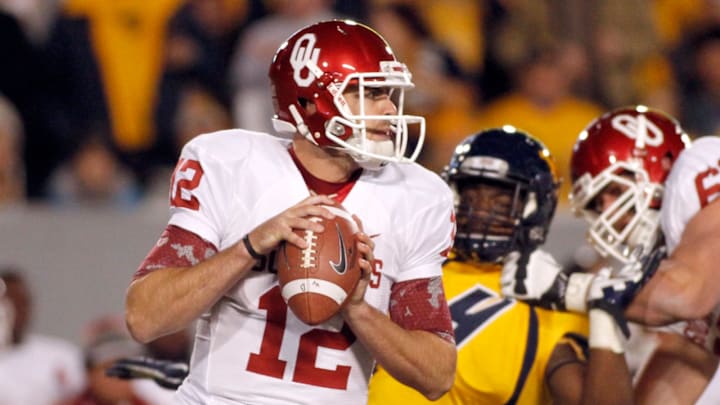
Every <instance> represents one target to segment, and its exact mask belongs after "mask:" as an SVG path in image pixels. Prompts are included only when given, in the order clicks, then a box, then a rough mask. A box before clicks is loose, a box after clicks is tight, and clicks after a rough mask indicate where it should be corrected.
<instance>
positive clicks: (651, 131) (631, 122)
mask: <svg viewBox="0 0 720 405" xmlns="http://www.w3.org/2000/svg"><path fill="white" fill-rule="evenodd" d="M642 121H644V122H642ZM612 127H613V129H615V130H616V131H618V132H621V133H622V134H623V135H625V136H627V137H628V138H630V139H634V140H635V141H638V137H642V138H643V139H641V140H640V141H642V143H644V144H645V145H650V146H655V147H657V146H660V145H662V144H663V142H664V141H665V139H664V136H663V132H662V131H661V130H660V128H658V126H657V125H655V123H654V122H652V121H651V120H649V119H648V118H647V117H646V116H645V115H638V116H632V115H629V114H620V115H616V116H615V117H613V119H612Z"/></svg>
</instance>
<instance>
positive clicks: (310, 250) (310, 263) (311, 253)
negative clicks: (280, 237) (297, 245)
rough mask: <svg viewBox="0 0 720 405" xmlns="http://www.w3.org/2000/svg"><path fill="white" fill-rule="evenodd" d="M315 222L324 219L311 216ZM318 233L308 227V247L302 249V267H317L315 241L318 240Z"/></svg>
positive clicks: (306, 233) (306, 237) (306, 239)
mask: <svg viewBox="0 0 720 405" xmlns="http://www.w3.org/2000/svg"><path fill="white" fill-rule="evenodd" d="M310 220H311V221H313V222H320V221H322V219H321V218H318V217H314V218H310ZM317 238H318V237H317V235H316V234H315V232H313V231H311V230H309V229H307V230H306V231H305V238H304V239H305V243H307V244H308V247H306V248H305V249H303V251H302V264H301V265H300V267H301V268H304V269H305V268H312V267H315V256H316V255H315V252H316V250H317V243H316V242H315V241H316V240H317Z"/></svg>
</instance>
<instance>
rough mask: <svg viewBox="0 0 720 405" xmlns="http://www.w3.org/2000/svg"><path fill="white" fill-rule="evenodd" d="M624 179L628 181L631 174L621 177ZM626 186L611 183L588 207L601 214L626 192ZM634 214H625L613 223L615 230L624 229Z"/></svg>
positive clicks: (630, 212)
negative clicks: (626, 178)
mask: <svg viewBox="0 0 720 405" xmlns="http://www.w3.org/2000/svg"><path fill="white" fill-rule="evenodd" d="M623 176H624V177H628V178H629V179H632V175H631V174H626V175H623ZM627 189H628V186H627V185H625V184H621V183H615V182H612V183H610V184H608V185H607V186H605V188H604V189H603V190H602V191H601V192H600V193H598V195H597V196H596V197H595V198H594V199H593V200H592V201H591V202H590V207H591V208H592V209H593V210H594V211H595V212H597V213H598V215H599V214H602V213H603V212H605V211H606V210H608V209H609V208H610V206H612V204H613V203H614V202H615V201H617V199H618V198H619V197H620V196H621V195H623V193H625V191H627ZM634 214H635V213H634V212H632V211H629V212H626V213H625V214H624V215H623V216H622V217H621V218H620V220H618V221H615V222H614V225H613V226H614V227H615V229H616V230H618V231H621V230H622V229H624V228H625V226H626V225H627V224H628V223H629V222H630V220H631V219H632V217H633V215H634Z"/></svg>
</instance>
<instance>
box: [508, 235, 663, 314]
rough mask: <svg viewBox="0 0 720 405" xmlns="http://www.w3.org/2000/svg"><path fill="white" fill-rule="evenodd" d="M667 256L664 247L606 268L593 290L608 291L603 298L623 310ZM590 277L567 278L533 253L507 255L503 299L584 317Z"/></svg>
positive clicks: (592, 278)
mask: <svg viewBox="0 0 720 405" xmlns="http://www.w3.org/2000/svg"><path fill="white" fill-rule="evenodd" d="M665 256H666V249H665V247H664V246H663V247H659V248H657V249H655V250H653V251H651V252H650V253H649V254H647V255H646V256H643V257H640V258H638V259H637V260H635V261H632V262H630V263H628V264H626V265H625V266H623V267H622V268H620V269H619V270H618V271H616V272H615V273H612V271H611V270H610V269H609V268H608V270H607V271H606V273H608V274H607V275H604V276H603V277H601V278H600V279H598V280H596V281H597V283H596V287H595V288H601V286H602V287H611V288H613V289H614V290H613V291H614V293H612V294H611V291H610V290H608V294H609V295H608V297H607V298H606V299H607V300H608V301H610V302H611V303H612V304H613V305H617V306H618V307H619V308H621V309H624V308H625V307H626V306H627V305H628V304H629V303H630V301H632V299H633V298H634V297H635V295H636V294H637V292H638V291H639V290H640V288H641V287H642V286H643V285H645V283H646V282H647V280H649V279H650V278H651V277H652V275H653V274H655V271H656V270H657V268H658V266H659V264H660V262H661V261H662V259H663V258H664V257H665ZM595 278H596V275H595V274H592V273H583V272H576V273H571V274H567V273H565V272H564V271H563V269H562V267H560V265H559V264H558V263H557V262H556V261H555V259H553V257H552V256H551V255H550V254H548V253H546V252H544V251H542V250H536V251H534V252H532V253H531V254H530V255H521V254H520V253H519V252H512V253H510V254H509V255H508V256H507V257H506V259H505V264H504V266H503V271H502V277H501V284H502V293H503V294H504V295H505V296H508V297H513V298H516V299H519V300H521V301H525V302H527V303H529V304H532V305H538V306H540V307H543V308H548V309H554V310H567V311H572V312H578V313H586V312H587V310H588V305H587V302H588V300H589V299H591V297H589V295H588V292H589V290H590V288H591V286H592V285H593V281H595Z"/></svg>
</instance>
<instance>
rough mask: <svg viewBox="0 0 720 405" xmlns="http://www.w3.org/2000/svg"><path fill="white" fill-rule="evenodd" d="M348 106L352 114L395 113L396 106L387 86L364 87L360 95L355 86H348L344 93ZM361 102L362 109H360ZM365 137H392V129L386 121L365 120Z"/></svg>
mask: <svg viewBox="0 0 720 405" xmlns="http://www.w3.org/2000/svg"><path fill="white" fill-rule="evenodd" d="M344 96H345V100H347V103H348V107H349V108H350V111H352V113H353V114H360V112H361V111H363V113H364V115H395V114H397V107H396V106H395V103H394V102H393V101H392V98H391V96H392V94H391V90H390V89H388V88H374V87H365V88H364V90H363V94H362V97H361V95H360V92H359V90H358V87H357V86H352V87H349V88H348V90H347V91H346V92H345V93H344ZM361 103H363V104H364V109H361V105H360V104H361ZM366 125H367V137H368V138H369V139H370V140H373V141H384V140H388V139H392V130H391V128H390V123H389V122H388V121H371V120H368V121H366Z"/></svg>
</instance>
